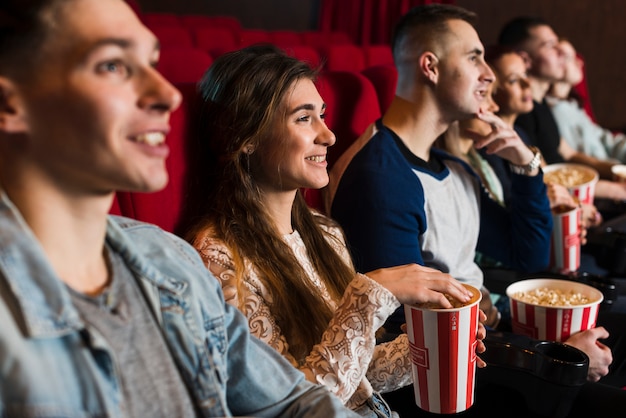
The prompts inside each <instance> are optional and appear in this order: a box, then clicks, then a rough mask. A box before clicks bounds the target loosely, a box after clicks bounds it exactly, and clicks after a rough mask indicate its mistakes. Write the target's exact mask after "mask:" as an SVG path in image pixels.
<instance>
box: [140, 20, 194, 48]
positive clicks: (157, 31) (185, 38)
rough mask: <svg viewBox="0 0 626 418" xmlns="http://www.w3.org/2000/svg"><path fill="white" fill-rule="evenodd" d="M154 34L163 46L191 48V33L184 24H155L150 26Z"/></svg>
mask: <svg viewBox="0 0 626 418" xmlns="http://www.w3.org/2000/svg"><path fill="white" fill-rule="evenodd" d="M150 30H151V31H152V33H154V36H156V37H157V39H158V40H159V43H160V44H161V48H168V47H173V48H191V47H192V46H193V40H192V38H191V33H190V32H189V30H187V28H184V27H182V26H158V25H157V26H153V27H150Z"/></svg>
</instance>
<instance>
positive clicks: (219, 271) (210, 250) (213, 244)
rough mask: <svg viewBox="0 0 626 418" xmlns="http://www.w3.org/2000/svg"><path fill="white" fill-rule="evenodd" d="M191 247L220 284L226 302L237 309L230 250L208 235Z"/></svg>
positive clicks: (234, 278)
mask: <svg viewBox="0 0 626 418" xmlns="http://www.w3.org/2000/svg"><path fill="white" fill-rule="evenodd" d="M193 246H194V247H195V248H196V250H197V251H198V253H199V254H200V258H202V261H203V262H204V265H205V266H206V268H207V269H208V270H209V271H210V272H211V273H213V275H214V276H215V277H216V278H217V279H219V281H220V282H221V284H222V292H223V293H224V299H225V300H226V302H227V303H228V304H230V305H233V306H235V307H237V308H238V307H239V295H238V291H237V282H236V275H235V263H234V262H233V256H232V253H231V251H230V249H229V248H228V247H227V246H226V244H224V242H222V240H220V239H217V238H213V237H211V236H209V235H208V234H204V235H203V236H202V237H198V238H197V239H196V240H195V241H194V243H193Z"/></svg>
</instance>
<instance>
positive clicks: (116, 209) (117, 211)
mask: <svg viewBox="0 0 626 418" xmlns="http://www.w3.org/2000/svg"><path fill="white" fill-rule="evenodd" d="M109 214H111V215H121V214H122V209H121V208H120V202H118V201H117V195H116V196H115V197H114V198H113V204H112V205H111V209H109Z"/></svg>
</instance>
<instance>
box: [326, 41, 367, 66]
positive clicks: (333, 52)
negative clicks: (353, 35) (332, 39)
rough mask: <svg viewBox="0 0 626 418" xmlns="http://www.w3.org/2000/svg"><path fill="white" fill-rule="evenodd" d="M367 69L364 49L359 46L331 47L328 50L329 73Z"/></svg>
mask: <svg viewBox="0 0 626 418" xmlns="http://www.w3.org/2000/svg"><path fill="white" fill-rule="evenodd" d="M364 68H365V55H364V54H363V49H362V48H361V47H360V46H357V45H351V44H340V45H335V44H333V45H329V46H328V48H327V49H326V65H325V69H326V70H327V71H355V72H358V71H361V70H362V69H364Z"/></svg>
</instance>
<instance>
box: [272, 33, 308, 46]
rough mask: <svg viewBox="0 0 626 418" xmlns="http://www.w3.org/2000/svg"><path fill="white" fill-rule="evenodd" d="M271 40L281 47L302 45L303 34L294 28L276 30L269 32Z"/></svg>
mask: <svg viewBox="0 0 626 418" xmlns="http://www.w3.org/2000/svg"><path fill="white" fill-rule="evenodd" d="M269 35H270V42H271V43H273V44H274V45H276V46H278V47H280V48H287V47H291V46H295V45H302V43H303V41H302V36H300V33H299V32H296V31H293V30H275V31H271V32H270V33H269Z"/></svg>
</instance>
